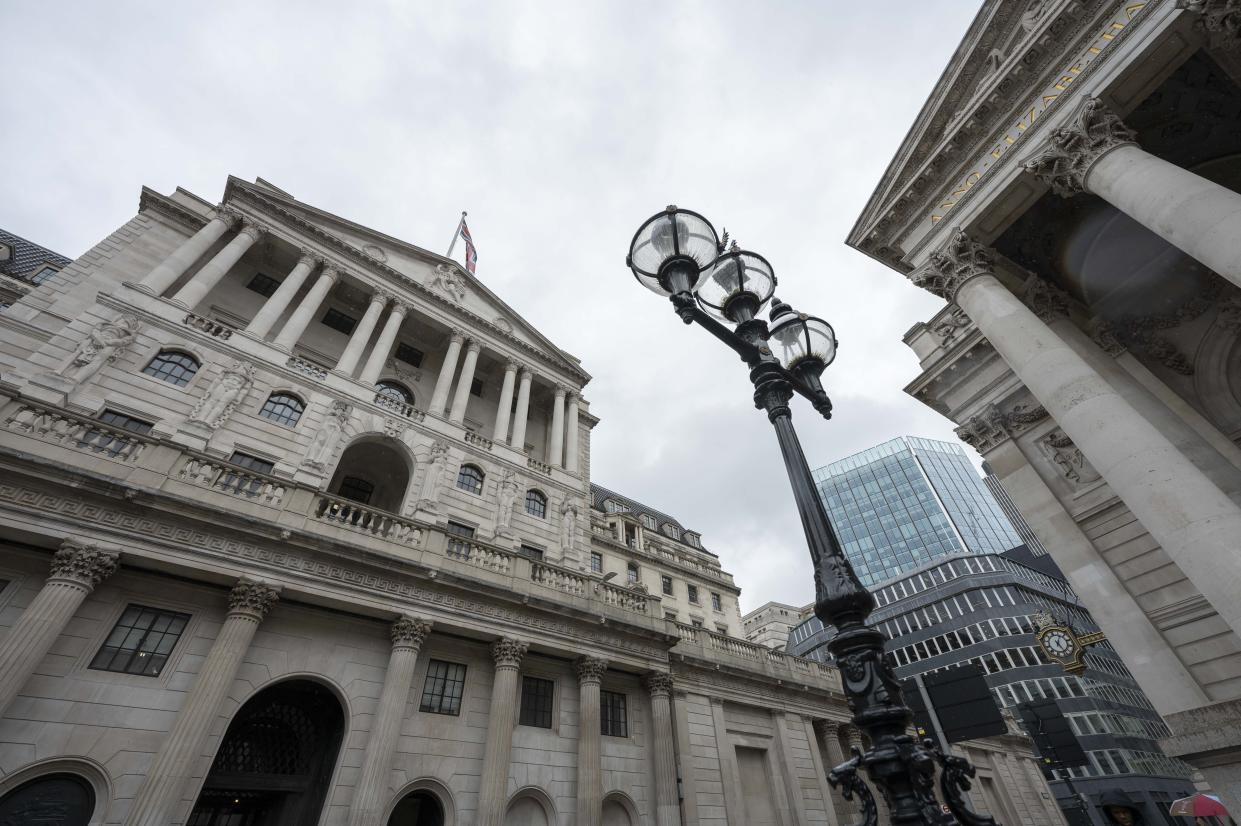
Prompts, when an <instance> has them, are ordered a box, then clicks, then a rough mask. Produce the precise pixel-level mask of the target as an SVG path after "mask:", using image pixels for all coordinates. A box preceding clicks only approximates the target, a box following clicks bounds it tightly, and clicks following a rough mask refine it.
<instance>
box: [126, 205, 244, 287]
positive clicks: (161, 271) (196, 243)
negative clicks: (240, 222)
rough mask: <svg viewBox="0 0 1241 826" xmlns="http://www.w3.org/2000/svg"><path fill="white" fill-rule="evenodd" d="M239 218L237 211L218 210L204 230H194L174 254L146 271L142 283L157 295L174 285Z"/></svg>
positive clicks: (140, 284)
mask: <svg viewBox="0 0 1241 826" xmlns="http://www.w3.org/2000/svg"><path fill="white" fill-rule="evenodd" d="M237 219H238V216H237V214H236V213H232V212H226V211H224V210H222V209H221V210H218V211H217V212H216V214H215V217H214V218H212V219H211V220H210V221H208V222H207V223H206V225H204V226H203V228H202V229H200V230H199V231H198V232H196V233H194V234H193V235H192V236H191V237H190V238H189V239H188V240H187V241H185V243H183V244H182V245H181V246H179V247H177V248H176V250H174V251H173V253H172V255H169V256H168V257H167V258H165V259H164V260H163V261H161V262H160V263H159V265H158V266H156V267H155V269H153V270H151V271H150V272H149V273H147V275H146V278H143V279H142V281H141V282H140V283H139V286H141V287H144V288H146V289H148V290H150V291H151V292H153V293H154V294H155V295H163V294H164V291H165V290H167V289H168V288H169V287H171V286H172V285H173V284H175V283H176V281H177V279H178V278H180V277H181V276H183V275H185V271H186V270H188V269H189V268H190V267H191V266H193V264H194V262H195V261H197V260H198V259H199V258H202V257H203V253H205V252H206V251H207V250H209V249H211V245H212V244H214V243H215V242H216V241H219V240H220V239H221V238H223V237H224V233H226V232H228V231H229V230H231V229H232V228H233V227H234V226H235V225H236V223H237Z"/></svg>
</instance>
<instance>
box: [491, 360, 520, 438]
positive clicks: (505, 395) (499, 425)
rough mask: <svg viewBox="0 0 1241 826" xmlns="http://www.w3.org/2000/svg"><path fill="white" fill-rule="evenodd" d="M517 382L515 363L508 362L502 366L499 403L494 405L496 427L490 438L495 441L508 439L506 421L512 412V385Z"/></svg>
mask: <svg viewBox="0 0 1241 826" xmlns="http://www.w3.org/2000/svg"><path fill="white" fill-rule="evenodd" d="M515 384H517V364H516V363H515V362H511V361H510V362H509V363H508V364H506V365H505V366H504V384H503V385H501V387H500V403H499V404H498V405H497V406H496V428H495V430H494V431H493V432H492V434H491V438H492V440H493V441H496V442H501V443H503V442H506V441H507V440H508V422H509V418H510V416H511V415H512V412H513V387H514V385H515Z"/></svg>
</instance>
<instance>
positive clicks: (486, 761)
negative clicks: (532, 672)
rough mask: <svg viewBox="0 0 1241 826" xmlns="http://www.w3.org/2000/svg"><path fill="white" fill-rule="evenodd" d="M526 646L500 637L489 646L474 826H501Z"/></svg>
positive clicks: (506, 796) (506, 799)
mask: <svg viewBox="0 0 1241 826" xmlns="http://www.w3.org/2000/svg"><path fill="white" fill-rule="evenodd" d="M526 645H527V644H526V643H524V642H520V641H519V640H515V639H512V638H510V637H503V638H501V639H498V640H496V641H495V642H494V643H492V646H491V656H492V659H494V660H495V663H496V672H495V681H494V683H493V684H492V686H491V711H490V713H489V714H488V717H487V750H486V751H485V752H484V753H483V774H482V777H481V778H479V786H478V819H477V820H476V821H475V823H476V824H477V826H502V824H503V823H504V809H505V806H506V805H507V804H508V771H509V756H510V753H511V752H512V750H513V717H514V714H515V713H516V711H517V674H518V672H517V669H518V668H519V667H520V666H521V658H522V657H523V656H524V655H525V653H526Z"/></svg>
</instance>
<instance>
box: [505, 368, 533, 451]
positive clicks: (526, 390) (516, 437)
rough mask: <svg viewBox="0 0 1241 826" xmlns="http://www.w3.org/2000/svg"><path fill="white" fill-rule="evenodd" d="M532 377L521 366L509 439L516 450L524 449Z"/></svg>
mask: <svg viewBox="0 0 1241 826" xmlns="http://www.w3.org/2000/svg"><path fill="white" fill-rule="evenodd" d="M533 379H534V376H533V375H532V374H531V372H530V371H529V370H528V369H525V368H523V369H522V371H521V382H520V384H519V385H518V388H517V411H516V413H514V414H513V436H512V439H511V440H510V441H509V444H510V445H512V446H513V447H515V448H516V449H517V450H525V449H526V422H527V421H528V420H529V416H530V382H531V381H533Z"/></svg>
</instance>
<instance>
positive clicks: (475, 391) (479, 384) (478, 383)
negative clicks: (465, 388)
mask: <svg viewBox="0 0 1241 826" xmlns="http://www.w3.org/2000/svg"><path fill="white" fill-rule="evenodd" d="M470 395H471V396H479V397H481V396H482V395H483V380H482V379H474V381H472V382H470Z"/></svg>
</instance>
